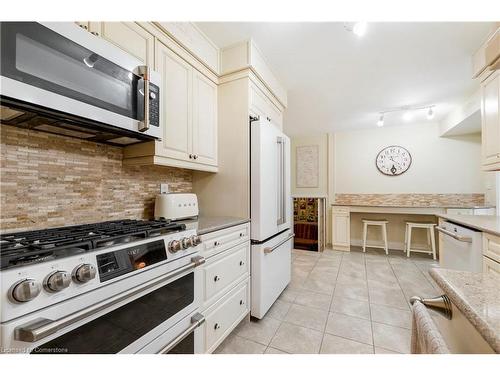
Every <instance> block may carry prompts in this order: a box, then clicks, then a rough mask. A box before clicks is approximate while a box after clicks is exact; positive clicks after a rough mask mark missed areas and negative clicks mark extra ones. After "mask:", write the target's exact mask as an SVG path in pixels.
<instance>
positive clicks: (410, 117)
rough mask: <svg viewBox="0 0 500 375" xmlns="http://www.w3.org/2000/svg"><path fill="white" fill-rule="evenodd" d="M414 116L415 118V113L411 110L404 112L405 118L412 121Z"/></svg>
mask: <svg viewBox="0 0 500 375" xmlns="http://www.w3.org/2000/svg"><path fill="white" fill-rule="evenodd" d="M412 118H413V115H412V113H411V112H410V111H409V110H406V112H405V113H403V120H405V121H410V120H411V119H412Z"/></svg>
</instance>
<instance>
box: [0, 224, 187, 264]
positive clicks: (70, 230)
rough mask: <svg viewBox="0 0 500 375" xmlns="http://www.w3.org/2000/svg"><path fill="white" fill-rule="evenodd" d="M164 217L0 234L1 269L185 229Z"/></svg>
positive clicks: (182, 225) (183, 226)
mask: <svg viewBox="0 0 500 375" xmlns="http://www.w3.org/2000/svg"><path fill="white" fill-rule="evenodd" d="M185 229H186V226H185V225H184V224H177V223H171V222H167V221H154V220H153V221H148V220H115V221H105V222H102V223H94V224H84V225H73V226H68V227H60V228H52V229H45V230H35V231H30V232H16V233H6V234H2V235H0V249H1V251H0V260H1V267H0V269H6V268H9V267H13V266H20V265H26V264H31V263H38V262H43V261H46V260H51V259H55V258H63V257H67V256H70V255H74V254H78V253H81V252H85V251H92V250H95V249H97V248H99V249H102V248H105V247H110V246H114V245H118V244H123V243H129V242H133V241H138V240H143V239H145V238H148V237H155V236H160V235H166V234H169V233H174V232H179V231H182V230H185Z"/></svg>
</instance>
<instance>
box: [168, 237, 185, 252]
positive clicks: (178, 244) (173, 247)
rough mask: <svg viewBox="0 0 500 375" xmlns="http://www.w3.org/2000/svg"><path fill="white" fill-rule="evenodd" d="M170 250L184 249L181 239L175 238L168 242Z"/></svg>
mask: <svg viewBox="0 0 500 375" xmlns="http://www.w3.org/2000/svg"><path fill="white" fill-rule="evenodd" d="M168 250H169V251H170V252H171V253H176V252H178V251H179V250H182V244H181V241H177V240H173V241H170V242H169V243H168Z"/></svg>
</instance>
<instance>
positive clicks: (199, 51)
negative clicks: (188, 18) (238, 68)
mask: <svg viewBox="0 0 500 375" xmlns="http://www.w3.org/2000/svg"><path fill="white" fill-rule="evenodd" d="M155 24H156V25H157V26H158V27H159V28H160V29H162V30H164V31H165V32H166V33H168V34H169V35H171V36H172V37H173V38H174V39H175V40H176V41H178V42H179V43H180V44H181V45H182V46H183V47H185V48H186V49H187V50H188V51H190V52H191V53H192V54H193V55H195V56H196V57H197V58H198V59H199V60H200V61H202V62H203V64H205V65H206V66H207V67H208V68H209V69H210V70H212V72H214V73H215V74H219V48H218V47H217V46H216V45H215V44H214V43H213V42H212V41H211V40H210V39H208V37H207V36H206V35H205V34H204V33H203V32H202V31H201V30H200V29H199V28H198V27H196V25H194V24H193V23H191V22H156V23H155Z"/></svg>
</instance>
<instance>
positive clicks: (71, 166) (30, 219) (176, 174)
mask: <svg viewBox="0 0 500 375" xmlns="http://www.w3.org/2000/svg"><path fill="white" fill-rule="evenodd" d="M0 139H1V144H0V147H1V157H0V160H1V161H0V165H1V174H0V204H1V214H0V231H2V232H7V231H11V230H28V229H36V228H48V227H55V226H63V225H72V224H83V223H91V222H97V221H104V220H117V219H124V218H130V219H150V218H152V217H153V209H154V197H155V195H156V194H157V193H159V190H160V183H168V184H169V188H170V191H174V192H191V190H192V173H191V171H189V170H185V169H179V168H169V167H158V166H124V165H123V164H122V153H123V149H121V148H119V147H113V146H108V145H103V144H98V143H92V142H87V141H81V140H78V139H74V138H69V137H63V136H59V135H54V134H48V133H43V132H38V131H30V130H25V129H18V128H14V127H11V126H6V125H2V126H0Z"/></svg>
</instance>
